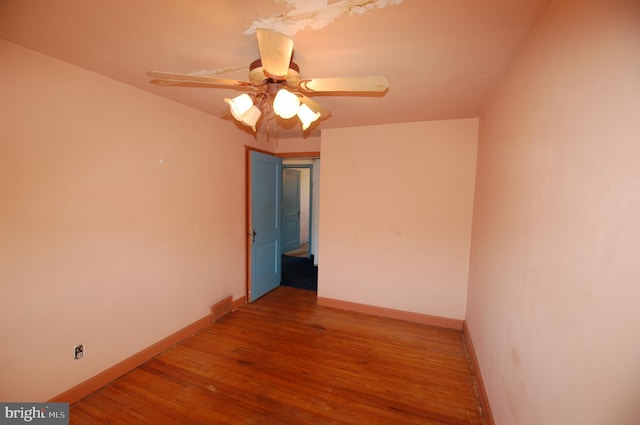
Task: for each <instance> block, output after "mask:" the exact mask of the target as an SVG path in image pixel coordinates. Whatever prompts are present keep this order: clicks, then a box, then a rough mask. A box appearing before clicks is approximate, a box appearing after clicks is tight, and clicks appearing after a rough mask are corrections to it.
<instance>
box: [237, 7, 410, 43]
mask: <svg viewBox="0 0 640 425" xmlns="http://www.w3.org/2000/svg"><path fill="white" fill-rule="evenodd" d="M403 1H404V0H284V2H286V3H287V6H289V7H290V10H289V11H287V12H286V13H283V14H280V15H278V16H273V17H270V18H263V19H259V20H257V21H254V22H253V24H251V26H250V27H249V28H248V29H247V30H246V31H245V32H244V35H251V34H253V33H254V32H255V31H256V28H266V29H272V30H276V31H280V32H281V33H283V34H286V35H288V36H289V37H293V36H295V35H296V34H297V33H298V32H299V31H302V30H303V29H306V28H311V29H313V30H319V29H321V28H324V27H326V26H327V25H329V24H330V23H331V22H333V21H334V20H335V19H336V18H338V17H340V16H351V15H362V14H364V13H367V12H368V11H370V10H373V9H381V8H384V7H387V6H394V5H398V4H400V3H402V2H403Z"/></svg>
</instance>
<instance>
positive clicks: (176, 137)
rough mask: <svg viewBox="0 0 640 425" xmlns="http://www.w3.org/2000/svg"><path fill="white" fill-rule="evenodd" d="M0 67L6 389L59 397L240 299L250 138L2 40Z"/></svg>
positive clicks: (10, 396) (0, 323) (24, 395)
mask: <svg viewBox="0 0 640 425" xmlns="http://www.w3.org/2000/svg"><path fill="white" fill-rule="evenodd" d="M0 75H2V78H1V79H0V93H1V95H0V129H1V130H0V131H1V135H0V137H1V143H0V161H1V166H0V291H1V296H0V340H1V341H2V343H1V344H0V376H1V377H2V378H1V379H0V400H2V401H13V400H15V401H17V400H19V401H25V400H32V401H36V400H46V399H49V398H51V397H53V396H55V395H57V394H59V393H61V392H63V391H65V390H67V389H69V388H71V387H72V386H74V385H76V384H78V383H80V382H82V381H84V380H86V379H88V378H90V377H91V376H93V375H95V374H96V373H98V372H100V371H102V370H104V369H106V368H108V367H110V366H112V365H114V364H115V363H117V362H119V361H121V360H123V359H125V358H126V357H128V356H130V355H132V354H134V353H136V352H138V351H140V350H142V349H144V348H146V347H148V346H149V345H151V344H153V343H155V342H157V341H158V340H160V339H162V338H164V337H166V336H168V335H170V334H171V333H173V332H175V331H177V330H179V329H181V328H182V327H184V326H186V325H188V324H190V323H192V322H194V321H196V320H197V319H200V318H202V317H204V316H206V315H207V314H208V313H209V308H210V306H211V305H212V304H214V303H215V302H217V301H219V300H220V299H222V298H224V297H225V296H228V295H232V296H233V297H234V299H237V298H240V297H242V296H244V293H245V272H244V270H245V259H244V245H243V235H244V181H243V179H244V169H243V164H244V143H246V142H251V141H252V139H251V138H249V137H247V136H246V135H244V133H243V132H240V131H238V130H237V129H236V128H235V127H234V126H233V125H229V123H224V122H223V121H220V120H218V119H216V118H213V117H210V116H208V115H205V114H203V113H200V112H197V111H195V110H191V109H188V108H185V107H182V106H180V105H178V104H175V103H172V102H170V101H167V100H165V99H162V98H159V97H155V96H152V95H150V94H148V93H145V92H141V91H139V90H136V89H133V88H131V87H128V86H125V85H122V84H120V83H117V82H115V81H113V80H110V79H107V78H104V77H101V76H98V75H96V74H93V73H89V72H87V71H84V70H82V69H80V68H76V67H73V66H70V65H68V64H65V63H63V62H59V61H56V60H53V59H51V58H48V57H46V56H42V55H40V54H38V53H35V52H33V51H29V50H25V49H23V48H20V47H17V46H15V45H13V44H9V43H6V42H4V41H0ZM260 147H262V148H267V147H268V146H267V145H261V146H260ZM78 343H83V344H84V345H85V348H86V355H85V358H84V359H83V360H81V361H74V360H72V356H73V347H74V346H75V345H76V344H78Z"/></svg>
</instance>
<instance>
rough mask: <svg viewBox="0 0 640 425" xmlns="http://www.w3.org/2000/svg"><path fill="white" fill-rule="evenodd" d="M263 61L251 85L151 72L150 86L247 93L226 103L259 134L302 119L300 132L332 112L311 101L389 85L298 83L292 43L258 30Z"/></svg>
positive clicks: (370, 80)
mask: <svg viewBox="0 0 640 425" xmlns="http://www.w3.org/2000/svg"><path fill="white" fill-rule="evenodd" d="M256 37H257V39H258V50H259V52H260V59H257V60H255V61H253V62H252V63H251V64H250V65H249V81H241V80H232V79H226V78H216V77H209V76H201V75H192V74H176V73H171V72H161V71H150V72H148V73H147V75H148V76H149V77H151V78H152V80H151V83H153V84H157V85H160V86H180V87H209V88H233V89H236V90H241V91H246V92H247V93H244V94H241V95H240V96H237V97H235V98H233V99H225V102H226V103H227V104H229V109H230V110H231V115H233V117H234V118H235V119H236V120H238V121H239V122H241V123H242V124H244V125H246V126H248V127H251V129H252V130H253V131H254V132H255V131H256V126H257V124H258V121H259V120H260V118H261V117H263V116H264V117H266V119H267V120H269V119H272V118H273V119H275V116H276V115H277V116H279V117H280V118H283V119H290V118H293V117H295V116H297V117H298V119H299V120H300V122H301V124H302V129H303V131H304V130H307V129H308V128H309V126H310V125H311V124H312V123H313V122H315V121H316V120H318V119H319V118H320V117H326V116H328V115H330V114H331V112H330V111H329V110H328V109H327V108H325V107H323V106H322V105H320V104H319V103H317V102H315V101H314V100H312V99H311V98H310V97H309V96H312V95H314V94H317V93H323V94H329V95H341V94H351V95H353V94H356V95H357V94H358V93H361V94H365V93H383V92H385V91H386V90H387V89H388V88H389V80H388V78H387V77H385V76H383V75H372V76H365V77H336V78H310V79H302V78H300V68H299V67H298V65H297V64H296V63H295V62H293V60H292V54H293V40H292V39H291V38H290V37H288V36H286V35H285V34H282V33H281V32H278V31H275V30H270V29H257V30H256Z"/></svg>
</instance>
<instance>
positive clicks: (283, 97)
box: [273, 89, 300, 119]
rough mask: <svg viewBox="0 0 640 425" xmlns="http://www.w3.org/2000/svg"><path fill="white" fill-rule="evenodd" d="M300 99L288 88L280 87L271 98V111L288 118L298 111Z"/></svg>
mask: <svg viewBox="0 0 640 425" xmlns="http://www.w3.org/2000/svg"><path fill="white" fill-rule="evenodd" d="M299 108H300V99H298V96H296V95H295V94H293V93H291V92H290V91H288V90H285V89H280V90H278V93H276V97H275V98H274V99H273V112H275V113H276V115H278V116H279V117H281V118H284V119H289V118H292V117H293V116H294V115H295V114H297V113H298V109H299Z"/></svg>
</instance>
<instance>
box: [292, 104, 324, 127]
mask: <svg viewBox="0 0 640 425" xmlns="http://www.w3.org/2000/svg"><path fill="white" fill-rule="evenodd" d="M297 115H298V118H300V122H301V123H302V130H306V129H308V128H309V126H310V125H311V124H312V123H313V122H314V121H316V120H317V119H318V118H320V112H313V111H312V110H311V108H309V107H308V106H307V105H305V104H302V105H300V108H299V109H298V114H297Z"/></svg>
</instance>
